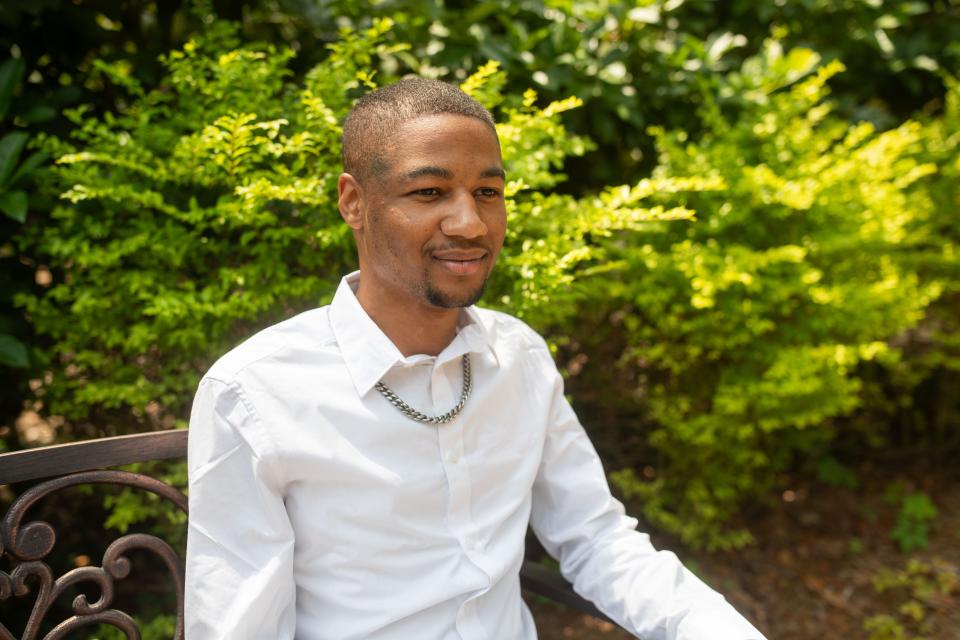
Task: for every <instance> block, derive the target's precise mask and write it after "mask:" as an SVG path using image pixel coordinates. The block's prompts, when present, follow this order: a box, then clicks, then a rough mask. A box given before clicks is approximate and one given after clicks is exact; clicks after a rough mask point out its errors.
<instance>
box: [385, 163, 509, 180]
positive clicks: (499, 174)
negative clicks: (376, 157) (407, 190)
mask: <svg viewBox="0 0 960 640" xmlns="http://www.w3.org/2000/svg"><path fill="white" fill-rule="evenodd" d="M424 176H433V177H436V178H444V179H447V180H449V179H451V178H453V172H452V171H450V170H449V169H444V168H443V167H434V166H426V167H417V168H416V169H412V170H410V171H408V172H406V173H405V174H403V179H404V180H406V181H409V180H416V179H417V178H422V177H424ZM480 177H481V178H502V179H504V180H506V179H507V174H505V173H504V172H503V169H501V168H500V167H489V168H487V169H484V170H483V171H481V172H480Z"/></svg>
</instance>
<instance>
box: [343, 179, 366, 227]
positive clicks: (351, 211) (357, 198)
mask: <svg viewBox="0 0 960 640" xmlns="http://www.w3.org/2000/svg"><path fill="white" fill-rule="evenodd" d="M337 193H338V200H337V204H338V205H339V206H340V217H342V218H343V220H344V222H346V223H347V225H348V226H349V227H350V228H351V229H353V230H354V231H359V230H360V229H362V228H363V189H362V188H361V187H360V183H359V182H357V179H356V178H354V177H353V176H352V175H350V174H349V173H341V174H340V179H339V180H338V181H337Z"/></svg>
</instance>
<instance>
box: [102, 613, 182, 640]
mask: <svg viewBox="0 0 960 640" xmlns="http://www.w3.org/2000/svg"><path fill="white" fill-rule="evenodd" d="M134 620H136V622H137V626H138V627H139V629H140V637H141V638H142V639H143V640H168V639H169V638H172V637H174V634H175V633H176V630H177V617H176V616H175V615H170V614H159V615H156V616H153V617H150V618H147V617H145V616H137V617H135V618H134ZM126 638H127V635H126V634H125V633H124V632H122V631H121V630H120V629H118V628H116V627H112V626H109V625H105V624H102V625H100V626H99V627H97V629H96V631H95V632H94V635H93V636H92V638H91V640H126Z"/></svg>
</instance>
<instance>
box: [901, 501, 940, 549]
mask: <svg viewBox="0 0 960 640" xmlns="http://www.w3.org/2000/svg"><path fill="white" fill-rule="evenodd" d="M936 517H937V508H936V506H935V505H934V504H933V501H932V500H931V499H930V496H928V495H927V494H925V493H920V492H917V493H911V494H909V495H906V496H904V498H903V502H902V503H901V505H900V512H899V513H898V514H897V524H896V526H895V527H894V528H893V531H891V532H890V537H891V538H893V540H895V541H896V542H897V544H899V545H900V551H902V552H904V553H909V552H911V551H915V550H917V549H926V548H927V536H928V534H929V532H930V525H931V524H933V521H934V520H935V519H936Z"/></svg>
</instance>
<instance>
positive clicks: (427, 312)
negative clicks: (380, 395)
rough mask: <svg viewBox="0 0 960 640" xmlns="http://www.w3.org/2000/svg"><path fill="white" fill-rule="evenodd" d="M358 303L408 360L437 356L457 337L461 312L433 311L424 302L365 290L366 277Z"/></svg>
mask: <svg viewBox="0 0 960 640" xmlns="http://www.w3.org/2000/svg"><path fill="white" fill-rule="evenodd" d="M357 301H358V302H359V303H360V306H361V307H363V310H364V311H366V312H367V315H368V316H370V319H371V320H373V322H374V323H375V324H376V325H377V326H378V327H380V330H381V331H383V333H384V334H385V335H386V336H387V337H388V338H390V341H391V342H393V344H394V345H396V347H397V349H399V350H400V353H402V354H403V355H404V356H412V355H415V354H419V353H422V354H426V355H430V356H435V355H437V354H439V353H440V352H441V351H443V349H444V348H445V347H446V346H447V345H448V344H450V343H451V342H452V341H453V338H454V337H455V336H456V335H457V323H458V321H459V318H460V309H458V308H453V309H444V308H438V307H432V306H430V305H426V304H424V303H422V302H420V301H414V302H411V301H410V299H409V298H408V297H406V296H403V299H398V296H396V295H391V294H390V293H389V292H386V291H375V290H374V288H373V287H371V286H367V287H365V286H364V284H363V277H362V276H361V278H360V288H359V289H358V290H357Z"/></svg>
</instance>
